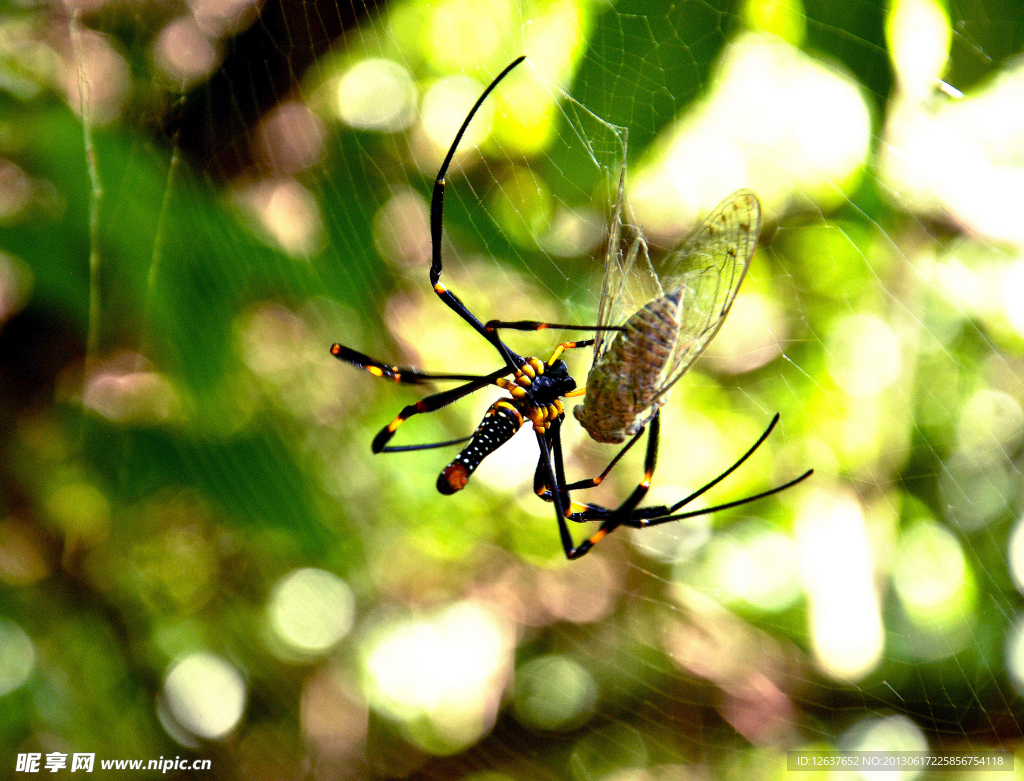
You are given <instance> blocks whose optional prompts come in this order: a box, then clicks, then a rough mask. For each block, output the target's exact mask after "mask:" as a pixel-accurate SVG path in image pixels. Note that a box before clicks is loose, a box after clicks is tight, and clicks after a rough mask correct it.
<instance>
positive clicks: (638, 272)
mask: <svg viewBox="0 0 1024 781" xmlns="http://www.w3.org/2000/svg"><path fill="white" fill-rule="evenodd" d="M627 139H628V136H627ZM625 191H626V155H625V142H624V146H623V155H622V168H621V170H620V172H619V189H618V194H617V195H616V198H615V209H614V211H613V213H612V221H611V227H610V228H609V231H608V249H607V252H606V255H605V263H604V281H603V282H602V284H601V303H600V304H599V306H598V309H597V325H599V326H617V325H622V324H623V323H624V322H625V321H626V320H627V319H628V318H629V317H630V316H631V315H632V314H633V313H634V312H636V310H638V309H639V308H640V307H642V306H644V305H645V304H646V303H647V302H648V301H650V300H652V299H653V298H656V297H659V296H661V295H663V290H662V287H661V285H660V283H659V281H658V277H657V275H656V274H655V273H654V269H653V268H651V262H650V257H649V255H648V251H647V242H646V240H645V239H644V236H643V232H642V231H641V230H640V229H639V228H637V227H634V226H632V225H629V224H628V223H625V224H624V223H623V221H622V212H623V210H624V208H625ZM624 226H625V229H626V232H627V234H632V240H631V242H630V245H629V249H628V250H626V251H625V252H623V227H624ZM616 333H617V332H616V331H597V332H596V333H595V336H594V362H595V363H596V362H597V359H598V358H599V357H600V356H601V354H602V353H604V351H605V350H606V349H608V345H609V344H610V343H611V341H612V339H613V338H614V337H615V335H616Z"/></svg>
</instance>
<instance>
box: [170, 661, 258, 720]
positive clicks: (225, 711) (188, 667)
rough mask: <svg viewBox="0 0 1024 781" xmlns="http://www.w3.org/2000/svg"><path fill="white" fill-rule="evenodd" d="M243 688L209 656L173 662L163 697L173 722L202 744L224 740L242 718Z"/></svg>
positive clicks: (228, 667) (223, 664) (238, 677)
mask: <svg viewBox="0 0 1024 781" xmlns="http://www.w3.org/2000/svg"><path fill="white" fill-rule="evenodd" d="M245 695H246V685H245V680H244V679H243V678H242V676H241V674H240V673H239V672H238V670H236V669H235V668H234V667H233V666H232V665H231V664H229V663H228V662H226V661H224V660H223V659H222V658H220V657H219V656H215V655H214V654H211V653H194V654H190V655H188V656H186V657H185V658H184V659H181V660H180V661H178V662H176V663H175V664H174V666H173V667H171V669H170V671H169V672H168V673H167V677H166V678H165V679H164V690H163V696H164V699H165V702H166V704H167V708H168V710H169V712H170V714H171V715H172V716H173V717H174V719H175V721H176V722H177V723H178V724H179V725H180V726H182V727H184V728H185V729H187V730H188V731H189V732H191V733H192V734H193V735H195V736H197V737H199V738H203V739H205V740H218V739H221V738H224V737H227V735H228V733H230V732H231V730H233V729H234V728H235V726H236V725H237V724H238V722H239V720H240V719H241V718H242V711H243V709H244V707H245Z"/></svg>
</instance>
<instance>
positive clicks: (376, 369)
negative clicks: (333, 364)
mask: <svg viewBox="0 0 1024 781" xmlns="http://www.w3.org/2000/svg"><path fill="white" fill-rule="evenodd" d="M331 355H333V356H334V357H335V358H337V359H338V360H339V361H344V362H345V363H347V364H350V365H352V366H355V367H356V368H357V369H362V370H363V371H366V372H369V373H370V374H372V375H373V376H374V377H381V378H383V379H385V380H393V381H394V382H399V383H402V384H404V385H422V384H425V383H428V382H435V381H443V380H455V381H459V382H472V381H474V380H479V379H482V378H483V376H484V375H481V374H430V373H427V372H421V371H417V370H416V369H412V368H410V367H408V366H391V365H389V364H386V363H383V362H381V361H378V360H375V359H373V358H371V357H370V356H368V355H363V354H362V353H361V352H357V351H356V350H353V349H352V348H351V347H345V345H343V344H332V345H331ZM503 373H504V370H503ZM485 384H486V383H485Z"/></svg>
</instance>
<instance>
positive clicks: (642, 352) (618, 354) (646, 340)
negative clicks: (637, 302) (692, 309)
mask: <svg viewBox="0 0 1024 781" xmlns="http://www.w3.org/2000/svg"><path fill="white" fill-rule="evenodd" d="M682 300H683V288H682V287H679V288H676V289H675V290H674V291H672V292H671V293H669V294H668V295H665V296H662V297H661V298H656V299H654V300H653V301H651V302H649V303H648V304H647V305H646V306H644V307H642V308H641V309H639V310H638V311H637V312H636V313H634V314H633V316H632V317H630V318H629V319H628V320H627V321H626V322H625V323H624V324H623V326H622V328H623V330H622V331H621V332H620V333H617V334H616V335H615V337H614V338H613V339H612V341H611V344H610V345H609V346H608V349H607V350H606V351H605V352H604V353H602V354H601V357H600V358H598V360H597V362H596V363H595V364H594V366H593V368H591V370H590V374H589V375H588V376H587V395H586V397H585V398H584V402H583V404H581V405H579V406H577V407H576V408H575V409H573V415H574V416H575V417H576V419H577V420H578V421H579V422H580V425H581V426H583V428H585V429H586V430H587V433H589V434H590V436H591V437H593V438H594V439H595V440H597V441H598V442H607V443H618V442H624V441H626V439H628V438H629V437H631V436H633V435H634V434H635V433H636V432H637V431H639V430H640V428H641V427H642V426H644V425H645V424H646V423H647V422H648V421H649V420H650V419H651V417H652V416H653V415H654V413H655V412H656V411H657V409H658V408H659V407H661V405H662V404H664V403H665V400H666V399H667V394H666V393H665V392H664V390H665V389H664V377H665V374H666V372H667V370H668V369H669V368H670V367H669V366H668V364H669V362H670V361H671V359H672V356H673V354H677V353H678V350H677V349H676V342H677V340H678V339H679V333H680V327H679V325H680V319H681V314H682Z"/></svg>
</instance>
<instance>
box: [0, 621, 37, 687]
mask: <svg viewBox="0 0 1024 781" xmlns="http://www.w3.org/2000/svg"><path fill="white" fill-rule="evenodd" d="M35 667H36V648H35V645H34V644H33V642H32V638H31V637H29V636H28V634H27V633H26V632H25V630H24V629H22V628H21V627H20V626H18V625H17V624H16V623H14V622H13V621H9V620H7V619H6V618H0V697H3V696H4V695H5V694H9V693H10V692H12V691H14V690H15V689H17V688H18V687H19V686H21V685H22V684H24V683H25V682H26V681H27V680H28V679H29V676H30V675H32V671H33V670H34V669H35Z"/></svg>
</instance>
